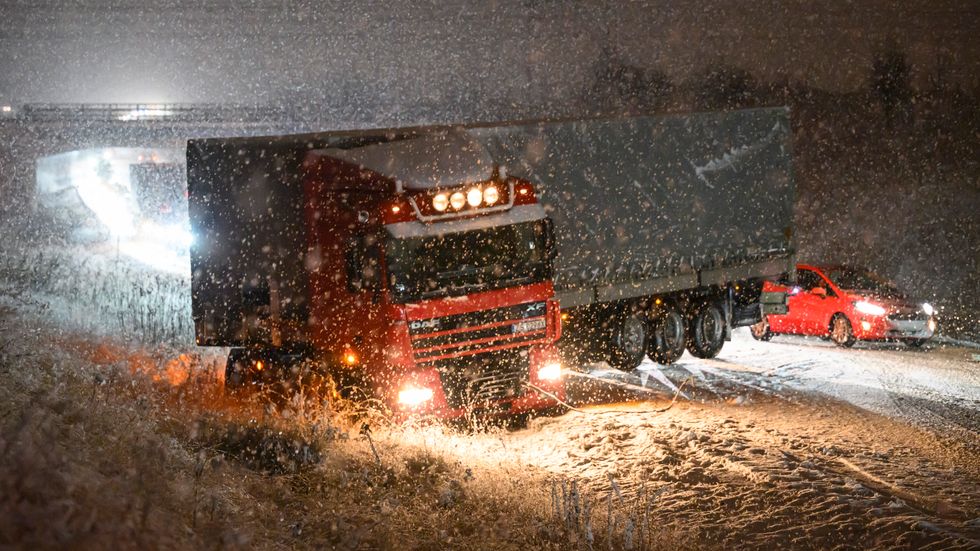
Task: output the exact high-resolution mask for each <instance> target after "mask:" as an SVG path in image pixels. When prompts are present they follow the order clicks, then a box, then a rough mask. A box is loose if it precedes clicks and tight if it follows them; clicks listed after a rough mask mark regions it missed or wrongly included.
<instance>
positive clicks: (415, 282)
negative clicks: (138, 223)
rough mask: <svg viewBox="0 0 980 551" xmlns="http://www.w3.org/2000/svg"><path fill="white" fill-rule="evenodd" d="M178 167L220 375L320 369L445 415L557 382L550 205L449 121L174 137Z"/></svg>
mask: <svg viewBox="0 0 980 551" xmlns="http://www.w3.org/2000/svg"><path fill="white" fill-rule="evenodd" d="M187 183H188V197H189V216H190V222H191V228H192V234H193V236H194V241H193V244H192V246H191V271H192V277H191V294H192V301H191V302H192V315H193V320H194V326H195V334H196V340H197V343H198V344H199V345H202V346H221V347H230V351H229V355H228V361H227V365H226V370H225V384H226V388H228V389H232V390H236V389H245V388H251V387H253V386H267V385H268V386H271V387H273V388H274V387H276V386H277V385H279V384H280V383H282V382H284V381H286V382H301V381H307V382H310V381H314V380H315V378H316V377H317V374H318V373H319V374H321V375H323V374H327V375H329V376H331V377H332V378H333V379H334V380H342V381H346V382H345V383H344V385H345V386H351V387H359V388H361V389H367V390H368V392H367V395H368V396H371V397H374V398H378V399H380V400H381V402H383V403H384V404H385V405H386V406H387V407H389V408H390V409H391V410H393V412H394V414H395V415H396V416H398V417H403V416H408V415H433V416H436V417H440V418H447V419H448V418H457V417H462V416H465V415H472V414H479V413H487V414H520V413H525V412H530V411H538V410H541V409H544V408H548V407H553V406H555V405H556V404H557V403H558V401H559V400H562V399H563V397H564V395H565V394H564V384H563V380H562V368H561V365H560V363H559V357H558V354H557V350H556V348H555V344H554V343H555V341H556V339H557V338H558V337H559V331H560V320H559V315H560V313H559V307H558V303H557V302H556V301H554V300H553V296H554V287H553V284H552V280H551V277H552V260H553V256H554V255H553V252H554V238H553V230H552V226H551V223H550V220H549V219H548V218H547V216H546V215H545V212H544V208H543V207H542V206H541V204H540V203H539V202H538V200H537V192H536V190H535V187H534V185H533V184H532V183H531V182H529V181H526V180H522V179H520V178H517V177H515V176H512V175H507V174H505V172H504V171H503V170H502V168H501V167H499V166H498V165H497V164H496V163H494V162H493V159H491V158H490V157H489V155H488V151H487V150H486V148H485V147H483V146H482V145H481V144H480V143H478V142H477V141H475V140H474V139H473V138H472V137H471V136H469V135H468V134H467V133H466V132H465V130H463V129H459V128H451V127H442V128H415V129H397V130H376V131H356V132H331V133H321V134H316V135H301V136H280V137H257V138H229V139H216V138H215V139H200V140H190V141H189V142H188V144H187Z"/></svg>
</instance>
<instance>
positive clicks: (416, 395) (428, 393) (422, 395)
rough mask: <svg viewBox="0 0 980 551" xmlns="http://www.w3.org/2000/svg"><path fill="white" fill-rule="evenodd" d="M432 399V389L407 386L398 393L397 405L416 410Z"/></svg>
mask: <svg viewBox="0 0 980 551" xmlns="http://www.w3.org/2000/svg"><path fill="white" fill-rule="evenodd" d="M431 399H432V389H431V388H426V387H420V386H414V385H409V386H406V387H405V388H403V389H401V390H400V391H398V403H399V404H401V405H403V406H405V407H407V408H416V407H419V406H420V405H422V404H424V403H426V402H428V401H429V400H431Z"/></svg>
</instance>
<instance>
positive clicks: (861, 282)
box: [824, 268, 900, 296]
mask: <svg viewBox="0 0 980 551" xmlns="http://www.w3.org/2000/svg"><path fill="white" fill-rule="evenodd" d="M824 274H826V276H827V277H828V278H830V280H831V281H833V282H834V285H837V286H838V287H840V288H841V289H848V290H855V291H870V292H872V293H875V294H880V295H889V296H891V295H898V294H900V293H899V291H898V289H897V288H896V287H895V286H894V285H892V284H891V283H890V282H889V281H888V280H887V279H885V278H883V277H881V276H879V275H878V274H876V273H874V272H871V271H868V270H861V269H856V268H831V269H828V270H824Z"/></svg>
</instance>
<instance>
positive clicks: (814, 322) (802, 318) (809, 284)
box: [789, 268, 827, 335]
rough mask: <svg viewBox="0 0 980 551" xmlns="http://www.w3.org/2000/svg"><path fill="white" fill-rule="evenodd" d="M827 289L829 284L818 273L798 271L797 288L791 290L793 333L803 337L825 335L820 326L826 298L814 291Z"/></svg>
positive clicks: (790, 307)
mask: <svg viewBox="0 0 980 551" xmlns="http://www.w3.org/2000/svg"><path fill="white" fill-rule="evenodd" d="M817 288H821V289H826V288H827V284H826V283H825V282H824V280H823V278H821V277H820V276H819V275H818V274H817V273H816V272H814V271H813V270H808V269H806V268H801V269H798V270H797V271H796V286H795V287H793V288H792V289H791V290H790V295H789V311H790V314H791V315H792V320H791V327H790V331H789V332H791V333H797V334H801V335H819V334H823V328H822V327H820V326H819V320H820V318H821V315H822V310H823V309H824V308H825V307H826V303H825V301H826V300H827V299H826V296H823V295H821V294H819V292H814V289H817Z"/></svg>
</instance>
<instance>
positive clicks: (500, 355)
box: [437, 348, 530, 409]
mask: <svg viewBox="0 0 980 551" xmlns="http://www.w3.org/2000/svg"><path fill="white" fill-rule="evenodd" d="M529 366H530V362H529V359H528V351H527V348H522V349H514V348H511V349H507V350H498V351H495V352H487V353H483V354H475V355H472V356H464V357H462V358H449V359H444V360H439V361H438V362H437V368H438V370H439V378H440V379H441V381H442V388H443V389H444V391H445V393H446V402H447V403H448V404H449V407H452V408H455V409H460V408H483V407H487V406H488V405H491V404H493V403H495V402H500V401H506V400H509V399H513V398H515V397H517V396H520V395H521V394H522V393H523V388H522V387H523V384H524V383H526V382H527V381H528V373H529V370H530V368H529Z"/></svg>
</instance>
